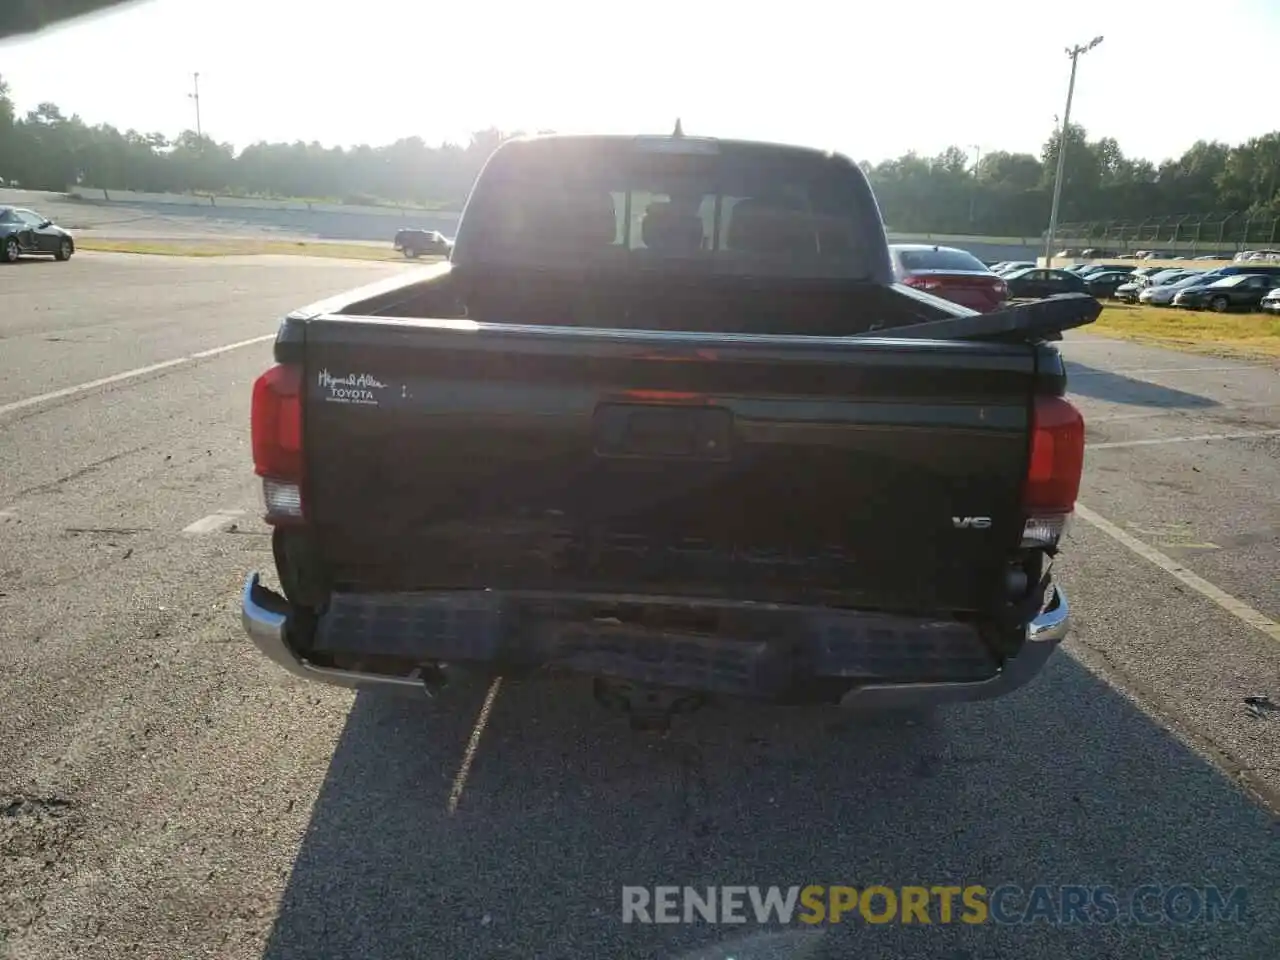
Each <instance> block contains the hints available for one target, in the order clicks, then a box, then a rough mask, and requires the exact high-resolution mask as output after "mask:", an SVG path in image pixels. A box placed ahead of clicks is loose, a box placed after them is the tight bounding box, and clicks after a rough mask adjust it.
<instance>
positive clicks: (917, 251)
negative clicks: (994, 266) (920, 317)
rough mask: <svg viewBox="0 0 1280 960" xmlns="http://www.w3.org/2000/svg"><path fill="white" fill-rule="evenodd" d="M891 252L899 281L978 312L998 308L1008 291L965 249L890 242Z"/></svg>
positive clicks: (997, 278) (1000, 281) (996, 277)
mask: <svg viewBox="0 0 1280 960" xmlns="http://www.w3.org/2000/svg"><path fill="white" fill-rule="evenodd" d="M889 254H890V256H891V257H892V258H893V271H894V273H895V275H896V276H897V278H898V282H899V283H902V284H906V285H907V286H908V287H914V288H915V289H917V290H923V291H925V292H926V293H931V294H933V295H934V296H935V297H943V298H944V299H946V300H950V301H952V302H953V303H958V304H960V305H961V306H962V307H968V308H969V309H970V310H977V311H978V312H979V313H989V312H990V311H992V310H995V309H996V308H998V307H999V306H1000V304H1002V303H1004V301H1005V298H1006V297H1007V295H1008V293H1009V288H1008V287H1007V286H1006V285H1005V282H1004V281H1003V280H1001V279H1000V278H999V277H998V276H996V275H995V274H994V273H992V272H991V270H990V269H988V267H987V265H986V264H985V263H983V262H982V261H981V260H979V259H978V258H977V257H975V256H974V255H973V254H971V253H969V252H968V251H965V250H957V249H956V248H955V247H937V246H930V245H929V244H925V243H893V244H890V245H889Z"/></svg>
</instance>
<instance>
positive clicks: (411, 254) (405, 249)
mask: <svg viewBox="0 0 1280 960" xmlns="http://www.w3.org/2000/svg"><path fill="white" fill-rule="evenodd" d="M393 243H394V245H395V248H396V249H397V250H399V251H400V252H401V253H403V254H404V255H405V256H406V257H408V258H409V259H411V260H416V259H417V258H418V257H423V256H437V257H447V256H448V255H449V252H450V251H451V250H452V249H453V243H452V242H451V241H450V240H449V238H448V237H446V236H445V235H444V234H443V233H441V232H440V231H439V230H419V229H417V228H405V229H403V230H398V231H397V232H396V237H395V240H394V241H393Z"/></svg>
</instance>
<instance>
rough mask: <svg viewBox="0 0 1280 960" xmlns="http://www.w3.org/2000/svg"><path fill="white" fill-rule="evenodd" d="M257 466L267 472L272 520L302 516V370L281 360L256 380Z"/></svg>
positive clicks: (265, 493)
mask: <svg viewBox="0 0 1280 960" xmlns="http://www.w3.org/2000/svg"><path fill="white" fill-rule="evenodd" d="M251 433H252V437H253V470H254V473H256V474H257V475H258V476H260V477H262V495H263V499H264V501H265V502H266V508H267V516H266V519H267V521H268V522H269V523H270V522H279V521H290V520H301V519H302V517H303V510H302V479H303V465H304V462H305V461H304V458H303V452H302V370H301V368H299V367H296V366H292V365H286V364H277V365H276V366H273V367H272V368H271V369H269V370H268V371H267V372H266V373H264V374H263V375H262V376H260V377H258V379H257V380H255V381H254V384H253V407H252V415H251Z"/></svg>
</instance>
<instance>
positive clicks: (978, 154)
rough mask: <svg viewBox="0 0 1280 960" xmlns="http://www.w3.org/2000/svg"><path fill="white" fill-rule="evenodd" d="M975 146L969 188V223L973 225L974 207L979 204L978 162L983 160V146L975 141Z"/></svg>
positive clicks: (973, 145)
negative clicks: (971, 181) (971, 179)
mask: <svg viewBox="0 0 1280 960" xmlns="http://www.w3.org/2000/svg"><path fill="white" fill-rule="evenodd" d="M970 146H972V147H973V154H974V156H973V183H972V184H970V190H969V224H970V226H972V225H973V217H974V212H975V211H974V208H975V207H976V206H977V200H978V164H979V163H981V162H982V146H981V145H980V144H977V143H974V144H970Z"/></svg>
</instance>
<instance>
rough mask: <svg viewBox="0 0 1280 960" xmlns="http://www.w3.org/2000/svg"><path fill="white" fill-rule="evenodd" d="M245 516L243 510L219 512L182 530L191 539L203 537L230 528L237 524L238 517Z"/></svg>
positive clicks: (202, 518)
mask: <svg viewBox="0 0 1280 960" xmlns="http://www.w3.org/2000/svg"><path fill="white" fill-rule="evenodd" d="M243 516H244V511H243V510H219V511H218V512H217V513H211V514H209V516H207V517H201V518H200V519H199V520H197V521H196V522H195V523H191V524H188V525H187V526H185V527H183V528H182V532H183V533H184V534H186V535H187V536H189V537H201V536H204V535H205V534H207V533H215V532H216V531H218V530H222V529H224V528H226V527H229V526H231V524H233V523H235V521H236V518H237V517H243Z"/></svg>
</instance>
